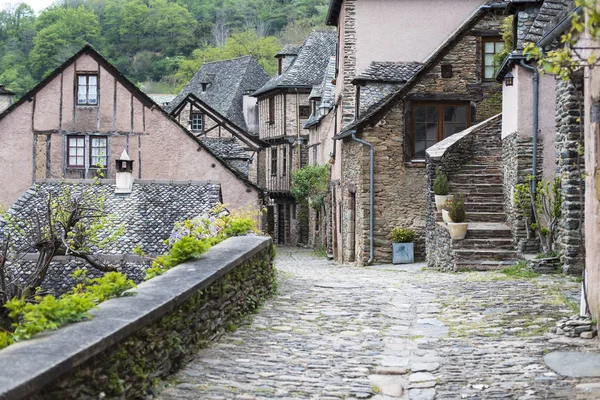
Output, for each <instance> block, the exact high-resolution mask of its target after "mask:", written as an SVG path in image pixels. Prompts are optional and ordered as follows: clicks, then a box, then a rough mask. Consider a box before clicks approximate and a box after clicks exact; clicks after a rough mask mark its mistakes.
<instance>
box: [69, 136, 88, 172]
mask: <svg viewBox="0 0 600 400" xmlns="http://www.w3.org/2000/svg"><path fill="white" fill-rule="evenodd" d="M67 140H68V145H67V166H68V167H77V168H84V167H85V136H69V137H68V138H67Z"/></svg>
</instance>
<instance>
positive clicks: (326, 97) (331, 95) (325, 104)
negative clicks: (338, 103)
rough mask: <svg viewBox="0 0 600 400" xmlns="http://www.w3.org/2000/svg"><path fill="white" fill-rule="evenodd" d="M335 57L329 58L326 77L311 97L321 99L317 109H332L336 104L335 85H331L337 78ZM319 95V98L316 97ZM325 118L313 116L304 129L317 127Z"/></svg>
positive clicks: (314, 88)
mask: <svg viewBox="0 0 600 400" xmlns="http://www.w3.org/2000/svg"><path fill="white" fill-rule="evenodd" d="M335 66H336V62H335V56H331V57H330V58H329V63H328V64H327V68H326V69H325V75H324V76H323V81H322V82H321V84H319V85H315V86H314V87H313V90H312V92H311V93H310V96H309V97H313V92H314V94H315V95H314V97H317V98H318V97H320V98H321V101H320V102H319V105H318V106H317V109H322V108H326V109H329V110H330V109H332V108H333V105H334V103H335V85H334V84H333V83H331V82H332V81H333V79H334V78H335ZM317 93H318V96H317V95H316V94H317ZM323 118H324V116H321V115H314V114H311V115H310V117H309V118H308V120H307V121H306V123H305V124H304V128H310V127H311V126H314V125H317V124H318V123H319V122H321V120H322V119H323Z"/></svg>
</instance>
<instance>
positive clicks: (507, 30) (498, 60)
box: [494, 15, 514, 71]
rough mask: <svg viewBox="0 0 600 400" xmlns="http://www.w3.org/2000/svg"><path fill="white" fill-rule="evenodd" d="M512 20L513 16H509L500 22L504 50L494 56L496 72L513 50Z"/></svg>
mask: <svg viewBox="0 0 600 400" xmlns="http://www.w3.org/2000/svg"><path fill="white" fill-rule="evenodd" d="M513 20H514V16H513V15H510V16H508V17H506V18H504V21H503V22H502V30H501V32H502V40H504V48H503V49H502V51H499V52H498V53H496V54H495V55H494V69H495V70H496V71H497V70H498V69H499V68H500V66H501V65H502V63H503V62H504V59H505V58H506V57H507V56H508V54H509V53H510V52H511V50H512V48H513V40H514V39H513Z"/></svg>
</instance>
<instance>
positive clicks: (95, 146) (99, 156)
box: [90, 136, 108, 168]
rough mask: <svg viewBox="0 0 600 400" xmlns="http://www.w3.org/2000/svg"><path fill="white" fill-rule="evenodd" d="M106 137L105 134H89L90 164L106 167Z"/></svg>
mask: <svg viewBox="0 0 600 400" xmlns="http://www.w3.org/2000/svg"><path fill="white" fill-rule="evenodd" d="M107 152H108V138H107V137H106V136H90V166H92V167H99V168H106V166H107V161H108V160H107V154H108V153H107Z"/></svg>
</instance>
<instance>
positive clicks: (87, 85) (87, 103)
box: [75, 72, 100, 107]
mask: <svg viewBox="0 0 600 400" xmlns="http://www.w3.org/2000/svg"><path fill="white" fill-rule="evenodd" d="M91 76H94V77H96V102H95V103H90V96H89V94H90V77H91ZM80 77H85V97H86V101H85V103H80V102H79V78H80ZM75 79H76V85H75V104H76V105H77V106H78V107H80V106H88V107H90V106H92V107H97V106H98V103H100V101H99V100H100V99H99V96H98V95H99V94H100V75H99V74H98V73H97V72H82V73H77V74H75Z"/></svg>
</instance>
